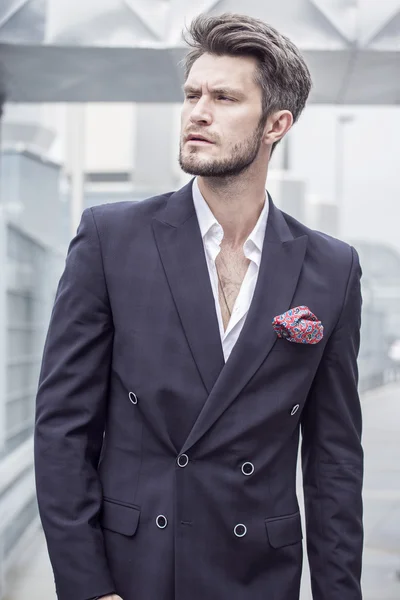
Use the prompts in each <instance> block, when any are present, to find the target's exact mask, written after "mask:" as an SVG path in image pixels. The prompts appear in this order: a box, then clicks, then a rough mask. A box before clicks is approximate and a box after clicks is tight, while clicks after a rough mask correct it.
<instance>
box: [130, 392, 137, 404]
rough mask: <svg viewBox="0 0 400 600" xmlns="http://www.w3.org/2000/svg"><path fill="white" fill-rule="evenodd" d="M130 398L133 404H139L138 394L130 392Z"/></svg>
mask: <svg viewBox="0 0 400 600" xmlns="http://www.w3.org/2000/svg"><path fill="white" fill-rule="evenodd" d="M129 400H130V401H131V402H132V404H137V396H136V394H134V393H133V392H129Z"/></svg>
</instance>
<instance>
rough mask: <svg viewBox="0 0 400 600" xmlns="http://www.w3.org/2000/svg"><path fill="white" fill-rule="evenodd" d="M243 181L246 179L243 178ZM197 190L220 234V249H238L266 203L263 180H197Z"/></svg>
mask: <svg viewBox="0 0 400 600" xmlns="http://www.w3.org/2000/svg"><path fill="white" fill-rule="evenodd" d="M246 179H247V178H246ZM198 184H199V189H200V191H201V193H202V196H203V198H204V199H205V201H206V202H207V204H208V205H209V207H210V209H211V211H212V213H213V215H214V216H215V218H216V219H217V221H218V222H219V223H220V225H221V227H222V229H223V230H224V242H223V243H224V245H229V246H230V247H231V248H232V249H239V248H241V247H242V246H243V244H244V242H245V241H246V239H247V238H248V236H249V235H250V233H251V232H252V231H253V229H254V227H255V225H256V223H257V221H258V219H259V216H260V214H261V212H262V209H263V207H264V203H265V201H266V193H265V177H260V178H259V180H258V181H257V179H256V178H253V179H252V181H251V183H249V181H248V179H247V181H246V180H244V178H243V179H240V178H230V179H223V178H208V177H207V178H205V177H199V178H198Z"/></svg>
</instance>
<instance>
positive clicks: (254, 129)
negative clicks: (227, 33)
mask: <svg viewBox="0 0 400 600" xmlns="http://www.w3.org/2000/svg"><path fill="white" fill-rule="evenodd" d="M256 68H257V62H256V59H254V58H252V57H232V56H214V55H211V54H203V55H202V56H201V57H200V58H199V59H198V60H197V61H196V62H195V63H194V64H193V66H192V68H191V71H190V73H189V77H188V79H187V81H186V83H185V86H184V90H185V100H184V103H183V107H182V115H181V142H180V154H179V163H180V166H181V168H182V170H183V171H185V172H186V173H190V174H191V175H200V176H203V177H228V176H232V175H238V174H239V173H241V172H242V171H244V170H245V169H246V168H247V167H249V166H250V165H251V164H252V163H253V162H254V160H255V159H256V158H257V156H258V153H259V150H260V147H261V140H262V137H263V132H264V123H262V122H261V116H262V94H261V89H260V87H259V86H258V85H257V84H256V83H255V81H254V76H255V71H256ZM196 136H200V137H203V138H206V140H208V141H201V140H200V139H196ZM191 137H193V139H190V138H191Z"/></svg>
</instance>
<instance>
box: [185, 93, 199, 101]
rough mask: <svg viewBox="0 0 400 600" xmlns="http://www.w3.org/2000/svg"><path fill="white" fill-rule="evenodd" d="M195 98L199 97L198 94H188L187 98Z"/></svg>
mask: <svg viewBox="0 0 400 600" xmlns="http://www.w3.org/2000/svg"><path fill="white" fill-rule="evenodd" d="M193 98H198V96H196V95H195V94H187V96H186V99H187V100H193Z"/></svg>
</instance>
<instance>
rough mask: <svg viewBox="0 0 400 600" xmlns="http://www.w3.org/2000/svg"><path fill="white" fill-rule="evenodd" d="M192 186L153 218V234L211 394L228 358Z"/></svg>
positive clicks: (200, 371) (179, 193)
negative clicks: (221, 333) (222, 342)
mask: <svg viewBox="0 0 400 600" xmlns="http://www.w3.org/2000/svg"><path fill="white" fill-rule="evenodd" d="M192 183H193V180H192V181H191V182H190V183H189V184H188V185H186V186H185V187H184V188H182V189H181V190H179V191H178V192H176V193H174V194H172V195H171V196H170V197H169V199H168V200H167V204H166V207H165V209H164V211H163V212H162V213H161V214H160V216H158V217H156V218H155V219H154V220H153V231H154V235H155V238H156V244H157V247H158V251H159V254H160V258H161V261H162V264H163V267H164V270H165V274H166V277H167V279H168V284H169V287H170V289H171V293H172V296H173V298H174V302H175V305H176V308H177V310H178V313H179V317H180V319H181V322H182V326H183V329H184V331H185V335H186V338H187V340H188V343H189V346H190V349H191V352H192V354H193V358H194V360H195V362H196V365H197V368H198V370H199V373H200V376H201V378H202V380H203V383H204V385H205V387H206V389H207V391H208V393H210V392H211V390H212V389H213V387H214V384H215V382H216V380H217V378H218V376H219V374H220V372H221V369H222V368H223V366H224V356H223V352H222V344H221V338H220V333H219V326H218V319H217V314H216V310H215V303H214V295H213V292H212V288H211V282H210V277H209V273H208V268H207V263H206V257H205V254H204V246H203V240H202V238H201V233H200V228H199V224H198V221H197V216H196V211H195V208H194V204H193V197H192Z"/></svg>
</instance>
